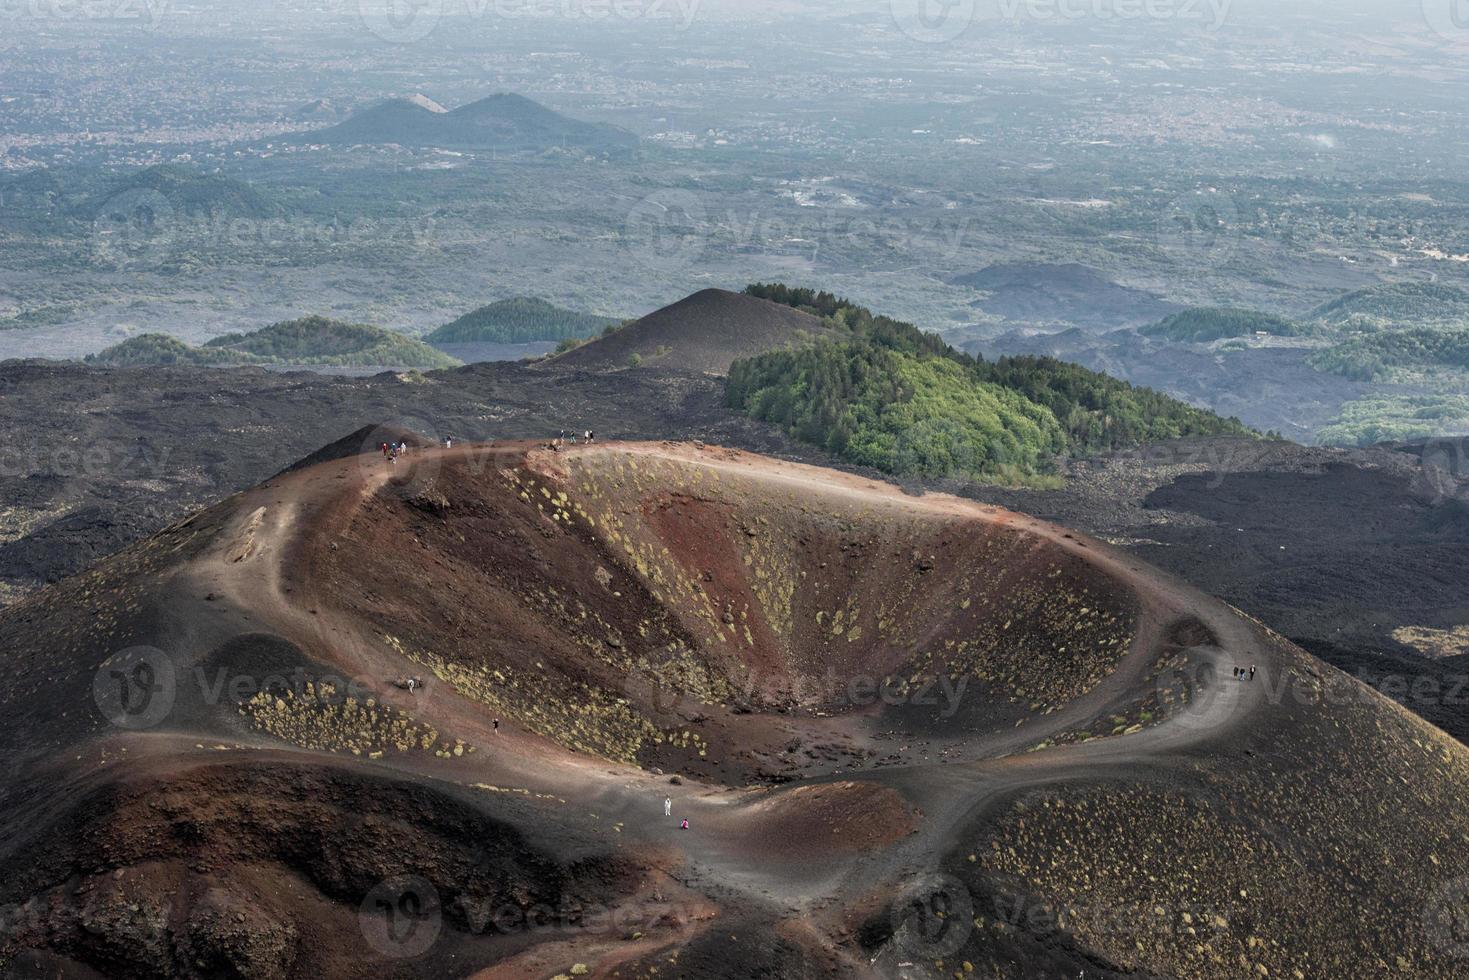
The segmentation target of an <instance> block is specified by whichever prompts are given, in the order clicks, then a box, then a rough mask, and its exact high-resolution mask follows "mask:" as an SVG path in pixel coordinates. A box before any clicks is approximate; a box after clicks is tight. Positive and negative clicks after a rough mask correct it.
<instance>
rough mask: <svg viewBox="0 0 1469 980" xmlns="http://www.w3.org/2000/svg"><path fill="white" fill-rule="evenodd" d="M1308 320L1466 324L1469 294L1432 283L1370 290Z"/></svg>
mask: <svg viewBox="0 0 1469 980" xmlns="http://www.w3.org/2000/svg"><path fill="white" fill-rule="evenodd" d="M1311 319H1313V320H1320V321H1322V322H1324V323H1329V324H1334V325H1337V326H1362V325H1371V324H1377V325H1378V326H1380V327H1382V328H1391V327H1392V326H1394V325H1407V324H1418V323H1424V322H1431V321H1451V320H1469V292H1465V291H1464V290H1462V289H1460V288H1458V287H1457V286H1447V285H1444V284H1442V283H1434V282H1399V283H1391V284H1389V285H1383V286H1370V287H1368V288H1366V289H1359V290H1357V291H1356V292H1352V293H1347V294H1346V295H1345V296H1339V297H1337V298H1336V299H1334V300H1332V301H1330V302H1329V303H1324V304H1322V305H1321V306H1319V307H1317V308H1316V309H1315V310H1314V311H1312V313H1311Z"/></svg>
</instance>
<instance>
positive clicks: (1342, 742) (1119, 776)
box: [0, 444, 1469, 977]
mask: <svg viewBox="0 0 1469 980" xmlns="http://www.w3.org/2000/svg"><path fill="white" fill-rule="evenodd" d="M0 640H3V642H4V644H5V647H6V649H7V650H9V651H11V653H10V663H11V665H12V669H13V671H14V672H15V675H16V676H17V677H19V678H21V679H22V680H21V682H20V683H18V684H16V685H12V686H11V687H10V688H8V689H6V690H4V691H3V692H0V701H3V706H0V738H3V739H4V745H5V746H6V748H7V752H6V757H5V758H6V765H7V766H8V768H9V772H8V774H7V777H6V779H5V782H4V784H3V790H4V792H3V796H0V814H3V818H4V824H3V825H4V826H5V828H6V831H5V836H4V838H3V840H0V861H4V862H5V866H6V868H7V875H6V878H5V882H4V884H3V886H0V889H3V893H0V902H3V903H4V904H5V906H6V910H7V912H8V913H14V914H12V915H10V916H9V921H10V922H11V923H13V925H12V927H11V928H10V929H9V930H7V932H6V934H5V948H4V950H3V955H4V957H5V958H6V959H5V962H6V963H7V966H8V968H9V969H11V970H12V971H13V972H17V973H20V974H22V975H24V974H26V973H33V974H34V973H45V972H49V973H50V974H52V975H54V974H56V973H63V974H64V975H77V976H82V975H88V974H87V973H86V971H88V970H93V971H97V972H98V973H100V974H103V975H108V976H220V975H232V974H233V975H249V976H261V977H268V976H283V977H284V976H330V977H336V976H382V975H389V974H390V975H394V976H471V975H477V976H484V977H511V976H547V977H550V976H554V975H557V974H569V973H571V972H572V968H573V967H574V965H575V964H578V963H581V964H586V965H587V966H588V967H589V969H590V970H591V972H592V974H593V975H598V976H617V977H633V976H639V977H649V976H672V975H677V976H681V977H706V976H707V977H721V976H741V977H745V976H757V975H764V976H907V977H925V976H935V977H936V976H950V975H952V974H953V973H954V972H955V970H956V969H958V970H962V971H965V972H968V971H967V970H965V967H964V966H963V964H965V963H968V964H969V965H970V967H972V968H973V970H974V972H975V973H977V974H978V975H981V976H983V975H998V976H1013V977H1021V976H1037V975H1071V976H1074V975H1075V974H1076V973H1077V972H1078V971H1079V970H1086V971H1087V973H1088V974H1089V975H1091V976H1103V977H1108V976H1124V975H1125V976H1159V975H1175V976H1199V977H1216V976H1217V977H1238V976H1241V975H1244V974H1246V973H1250V972H1254V973H1256V974H1258V975H1265V974H1266V973H1267V971H1268V974H1269V975H1272V976H1291V975H1296V974H1298V975H1301V976H1312V977H1314V976H1347V975H1364V974H1367V973H1377V972H1383V971H1387V972H1391V973H1393V975H1400V976H1425V977H1437V976H1452V975H1455V968H1456V966H1457V965H1458V964H1457V963H1456V962H1455V961H1454V960H1453V959H1452V955H1451V954H1452V952H1453V949H1454V947H1453V943H1452V939H1453V936H1452V933H1451V931H1447V930H1449V926H1451V923H1449V925H1448V926H1446V925H1444V923H1445V922H1447V921H1448V920H1446V919H1445V918H1444V917H1443V916H1442V915H1441V914H1440V913H1444V912H1452V911H1454V909H1453V907H1452V905H1451V904H1449V903H1451V902H1452V901H1453V900H1454V899H1455V898H1456V897H1457V892H1455V891H1454V890H1453V883H1454V882H1456V881H1459V880H1462V877H1463V876H1464V875H1466V874H1469V855H1466V854H1465V852H1464V850H1463V848H1462V846H1460V845H1461V843H1462V840H1463V839H1464V835H1465V833H1466V832H1469V815H1466V811H1465V807H1464V805H1463V804H1464V801H1465V799H1466V795H1469V794H1466V790H1469V751H1466V750H1465V749H1464V748H1463V747H1462V746H1460V745H1458V744H1457V743H1454V742H1452V741H1451V740H1450V739H1448V738H1446V737H1445V736H1444V735H1443V734H1442V733H1440V732H1438V731H1437V730H1435V729H1433V728H1431V727H1430V726H1428V725H1426V724H1424V723H1423V722H1421V721H1420V720H1418V719H1416V718H1414V717H1412V716H1410V715H1408V714H1407V713H1406V712H1404V711H1402V710H1401V709H1399V708H1397V707H1396V706H1394V705H1392V704H1390V703H1389V702H1387V701H1385V700H1384V699H1382V698H1380V697H1378V696H1376V695H1375V694H1372V693H1371V692H1369V691H1367V690H1366V689H1364V688H1361V687H1359V686H1357V685H1355V684H1354V683H1353V682H1350V681H1346V680H1345V679H1344V678H1341V677H1340V676H1339V675H1336V674H1334V672H1333V671H1331V670H1330V669H1329V668H1327V667H1325V666H1324V665H1322V664H1320V663H1319V662H1317V661H1314V660H1313V659H1311V658H1310V657H1308V656H1306V655H1305V654H1303V653H1302V652H1301V651H1299V650H1297V649H1296V648H1294V647H1292V646H1290V645H1289V644H1288V643H1286V642H1285V641H1283V640H1281V639H1280V638H1279V637H1277V636H1275V635H1274V634H1272V633H1270V632H1269V631H1268V630H1266V629H1265V628H1264V627H1262V626H1260V625H1258V624H1257V623H1255V622H1253V621H1250V620H1248V619H1246V618H1245V617H1242V616H1241V615H1239V614H1238V613H1236V612H1234V611H1233V610H1231V609H1229V608H1228V607H1225V606H1223V605H1221V604H1219V603H1217V602H1214V601H1212V600H1209V599H1207V598H1205V597H1203V596H1201V595H1199V594H1198V593H1196V592H1194V591H1193V590H1191V589H1189V588H1188V587H1186V586H1184V585H1182V584H1181V583H1178V582H1176V581H1173V580H1172V579H1170V578H1168V577H1167V576H1165V575H1163V574H1162V573H1158V572H1155V571H1152V570H1149V569H1147V568H1145V567H1143V566H1141V565H1140V564H1139V563H1137V562H1136V561H1135V560H1133V559H1130V558H1127V557H1124V556H1121V555H1119V554H1117V553H1114V552H1112V551H1110V550H1109V549H1107V548H1105V547H1104V546H1102V545H1100V544H1098V543H1097V542H1095V541H1090V540H1085V539H1082V538H1079V537H1077V536H1075V535H1072V534H1069V533H1068V532H1065V531H1063V530H1061V529H1059V528H1055V527H1052V526H1048V525H1045V524H1042V523H1040V522H1037V521H1034V520H1031V519H1028V518H1025V517H1021V516H1019V515H1016V514H1013V513H1010V512H1006V511H1003V510H999V509H996V508H990V507H984V506H981V505H978V504H974V503H970V502H965V501H960V500H958V499H955V498H950V497H943V496H930V497H923V498H910V497H904V496H903V495H901V494H899V493H897V492H896V491H894V490H892V489H891V488H888V487H885V486H881V485H878V484H874V483H871V482H869V481H866V480H862V479H859V478H856V477H851V476H847V475H843V474H838V473H833V472H830V471H823V470H817V469H813V468H809V467H803V466H797V465H792V464H783V463H776V462H773V461H770V460H767V459H762V458H760V457H753V456H749V455H746V454H741V453H736V452H733V451H727V450H714V449H703V448H693V447H686V446H674V445H669V444H623V445H612V446H605V447H603V446H597V447H590V448H583V449H580V450H576V451H571V452H563V453H559V454H553V453H549V452H545V451H540V450H536V449H532V448H530V447H527V446H525V445H504V446H499V447H489V448H486V447H468V448H464V449H456V450H453V451H447V452H446V451H439V450H435V451H428V452H424V453H411V454H410V455H409V456H408V457H407V458H406V459H405V460H403V461H402V462H400V463H398V464H396V465H392V464H388V463H386V462H385V461H383V460H381V459H380V458H373V457H358V458H353V459H345V460H336V461H328V462H324V463H322V464H320V465H317V466H314V467H310V468H307V469H304V470H301V471H298V472H295V473H291V474H288V475H284V476H282V477H280V478H278V479H276V480H274V481H272V482H271V483H269V484H267V485H265V486H263V487H260V488H258V489H256V490H253V491H250V492H248V493H245V494H243V495H241V496H239V497H236V498H233V499H232V500H230V501H227V502H226V503H224V504H222V505H220V506H218V507H215V508H213V509H211V510H209V511H206V512H204V513H202V514H200V515H198V516H196V517H194V518H192V519H190V520H188V521H185V522H182V523H180V524H177V525H175V526H173V527H171V528H169V529H168V530H167V531H165V532H164V533H162V534H161V535H159V536H157V537H155V538H153V539H151V540H150V541H148V542H146V543H144V544H141V545H139V546H137V547H134V548H132V549H129V550H128V551H126V552H123V553H122V554H120V555H118V556H116V557H114V558H111V559H108V560H107V561H105V562H103V563H102V564H101V565H99V566H98V567H96V568H94V569H93V570H91V571H89V572H88V573H86V574H84V575H82V576H80V577H78V578H75V579H71V580H68V581H67V582H64V583H61V584H59V585H57V586H55V587H52V588H51V589H48V590H46V591H44V592H42V593H40V594H38V595H36V596H34V597H32V598H30V599H28V600H26V601H24V602H21V603H19V604H17V605H15V606H13V607H12V608H10V609H7V610H6V611H5V612H4V613H3V614H0ZM140 663H142V664H146V665H147V667H148V669H147V670H146V671H143V672H141V673H140V672H139V671H138V670H136V667H137V665H138V664H140ZM1236 663H1248V664H1254V665H1255V666H1257V668H1258V669H1259V676H1258V677H1257V680H1256V681H1255V682H1254V683H1251V684H1244V683H1241V682H1237V681H1233V680H1232V679H1231V678H1230V676H1229V667H1230V666H1231V665H1233V664H1236ZM99 668H100V674H99ZM293 671H302V672H304V673H305V674H307V675H309V676H310V677H311V678H312V679H313V682H312V684H311V686H309V687H306V686H300V687H295V686H293V685H292V684H290V683H288V682H286V681H284V680H280V681H276V682H271V683H272V686H270V689H269V690H267V691H264V692H258V691H255V690H253V688H252V686H251V685H250V684H245V685H238V684H234V683H228V681H230V680H231V679H234V678H244V679H246V680H254V681H259V680H261V679H262V678H265V677H268V676H275V677H277V678H285V677H287V676H288V675H290V674H291V673H292V672H293ZM326 675H336V676H338V677H341V678H348V677H350V678H353V679H354V684H355V685H356V689H355V690H353V691H352V695H353V697H352V699H351V700H350V701H347V700H344V699H342V698H339V697H336V696H335V694H336V688H335V686H334V687H331V688H325V689H324V688H323V687H322V686H321V683H320V682H321V680H322V678H323V677H324V676H326ZM412 675H421V676H423V677H424V678H425V679H426V680H427V681H428V685H427V687H426V688H425V689H423V690H421V691H418V692H414V693H409V692H408V691H405V690H403V689H401V688H399V687H397V686H395V684H394V683H393V681H395V680H397V679H400V678H403V677H406V676H412ZM99 676H100V677H101V680H100V681H99V680H98V678H99ZM170 677H172V680H170V679H169V678H170ZM861 678H871V679H872V681H873V682H875V681H877V680H878V679H883V680H886V681H887V683H886V684H885V685H883V686H882V687H881V688H880V690H881V691H882V692H883V694H884V695H886V696H876V695H874V694H873V693H871V692H872V690H873V688H872V686H871V684H864V683H858V684H853V683H852V681H853V680H854V679H861ZM140 679H142V680H145V681H146V682H147V683H146V688H147V691H149V692H151V693H153V694H161V693H165V692H167V694H168V696H167V697H164V698H163V700H161V701H152V700H146V699H141V700H140V699H137V698H130V699H129V700H127V701H126V702H124V701H122V700H119V699H120V698H121V697H122V695H123V694H126V693H128V691H127V689H126V687H124V688H123V689H122V690H120V691H119V692H118V693H117V695H116V696H114V695H113V694H112V693H111V692H112V691H113V690H114V689H113V687H112V686H111V685H112V682H113V681H121V682H127V683H131V682H135V681H138V680H140ZM221 679H223V680H225V681H226V682H227V683H224V684H220V683H218V682H219V681H220V680H221ZM340 686H343V687H345V683H343V684H341V685H340ZM936 690H937V691H948V692H950V693H951V694H953V693H954V692H959V693H958V694H957V696H954V697H949V698H944V697H942V696H940V697H937V698H935V697H934V692H935V691H936ZM133 693H136V692H133ZM159 705H164V706H165V707H164V708H160V707H159ZM104 712H106V713H109V714H111V716H112V717H113V719H115V721H120V722H122V723H123V724H122V725H119V724H115V723H113V722H109V721H108V720H105V719H104V718H103V717H102V715H103V713H104ZM495 719H500V720H501V722H502V723H501V725H500V727H499V729H498V731H497V730H496V727H495V725H494V720H495ZM656 770H663V771H664V772H665V773H666V772H669V771H674V770H677V771H678V772H679V773H681V775H682V781H681V782H680V783H677V784H671V783H670V782H669V781H668V780H667V778H666V777H665V776H660V775H658V774H657V773H656ZM665 793H667V794H670V795H671V796H672V798H673V800H674V806H675V810H674V819H677V818H678V817H683V816H686V817H688V818H689V819H690V821H691V829H690V830H688V831H681V830H677V829H675V823H674V819H666V818H665V817H664V816H663V811H662V807H661V805H660V804H661V800H662V798H663V795H664V794H665ZM405 876H406V877H405ZM404 881H409V882H412V885H411V889H412V894H413V895H414V898H415V901H419V900H422V899H424V898H425V896H429V897H431V899H432V900H431V901H428V902H426V903H421V904H415V905H414V906H413V909H414V910H415V911H417V910H420V909H425V908H426V909H428V910H429V911H430V912H431V913H432V915H428V916H425V918H424V921H429V922H432V923H435V924H437V926H438V928H437V929H436V930H435V931H434V936H433V941H432V942H430V943H428V944H426V945H424V946H423V948H419V946H418V944H417V943H416V940H413V939H412V938H411V936H410V935H408V934H404V933H401V932H397V931H394V930H393V929H392V928H390V926H391V925H392V923H391V921H384V919H385V915H386V913H384V912H383V909H384V908H387V909H404V908H406V907H407V906H405V905H404V904H403V903H402V901H401V899H402V897H403V894H402V892H403V889H404V888H406V887H410V886H406V885H404V884H403V882H404ZM385 889H386V891H385ZM385 896H386V898H387V899H388V901H386V903H384V901H383V899H384V897H385ZM535 908H540V909H543V910H546V911H548V912H550V913H551V916H550V917H551V918H552V919H553V924H554V925H555V926H557V927H556V928H543V929H532V928H528V927H527V926H526V925H525V923H526V921H527V919H526V915H525V910H527V909H535ZM486 909H489V910H493V911H494V912H495V914H493V915H488V916H487V915H485V914H483V913H484V910H486ZM934 909H945V910H948V912H947V913H946V914H945V915H944V916H943V917H942V918H937V917H935V916H932V915H928V914H926V913H924V912H923V911H922V910H934ZM915 910H916V911H915ZM1036 910H1052V913H1053V914H1052V916H1051V917H1050V918H1047V917H1046V916H1045V915H1035V914H1033V912H1034V911H1036ZM1062 910H1067V913H1068V914H1066V915H1065V916H1063V922H1064V923H1065V925H1066V928H1065V929H1064V930H1058V929H1057V928H1056V927H1055V918H1054V913H1055V912H1060V911H1062ZM1102 910H1111V911H1112V912H1113V913H1118V912H1119V910H1120V913H1121V914H1111V915H1100V914H1093V913H1099V912H1100V911H1102ZM598 911H600V912H601V913H602V914H597V915H594V914H593V913H594V912H598ZM1017 912H1018V914H1017ZM609 913H616V914H609ZM953 913H962V914H953ZM619 915H620V917H619ZM1364 922H1365V923H1371V924H1372V928H1371V930H1366V929H1364V928H1363V927H1362V923H1364ZM609 923H616V924H615V925H614V924H609ZM628 923H633V924H634V925H631V926H629V925H628Z"/></svg>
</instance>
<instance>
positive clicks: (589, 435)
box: [551, 429, 597, 453]
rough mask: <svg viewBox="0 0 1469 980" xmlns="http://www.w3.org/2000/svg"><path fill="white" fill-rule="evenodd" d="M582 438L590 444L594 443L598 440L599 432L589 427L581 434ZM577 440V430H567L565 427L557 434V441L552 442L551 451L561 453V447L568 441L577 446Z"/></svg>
mask: <svg viewBox="0 0 1469 980" xmlns="http://www.w3.org/2000/svg"><path fill="white" fill-rule="evenodd" d="M581 439H582V441H583V442H585V443H586V444H587V445H589V446H590V445H591V444H592V443H594V442H596V441H597V434H596V433H595V432H593V431H592V430H591V429H587V430H586V431H585V432H583V433H582V434H581ZM576 440H577V434H576V433H575V432H567V431H566V430H565V429H562V430H561V431H560V432H558V433H557V434H556V439H555V441H554V442H552V443H551V451H552V452H557V453H559V452H560V451H561V447H562V446H564V445H566V444H567V443H568V442H570V444H571V445H573V446H575V445H576Z"/></svg>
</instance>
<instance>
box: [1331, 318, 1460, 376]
mask: <svg viewBox="0 0 1469 980" xmlns="http://www.w3.org/2000/svg"><path fill="white" fill-rule="evenodd" d="M1310 364H1311V366H1312V367H1314V368H1315V369H1316V370H1318V371H1328V372H1330V373H1332V374H1339V375H1341V376H1342V377H1345V378H1351V379H1353V380H1355V381H1392V380H1396V379H1398V378H1399V377H1401V376H1402V375H1403V374H1406V373H1415V372H1416V373H1421V372H1434V371H1443V370H1450V371H1458V370H1465V369H1469V328H1462V327H1461V328H1457V329H1452V330H1449V329H1440V330H1435V329H1433V328H1428V327H1415V328H1413V329H1411V330H1398V331H1394V332H1391V333H1376V334H1368V335H1366V336H1362V337H1356V338H1354V339H1352V340H1348V341H1346V342H1345V343H1342V344H1338V345H1337V346H1335V347H1332V348H1329V349H1327V350H1324V351H1319V352H1317V353H1315V354H1313V355H1311V358H1310Z"/></svg>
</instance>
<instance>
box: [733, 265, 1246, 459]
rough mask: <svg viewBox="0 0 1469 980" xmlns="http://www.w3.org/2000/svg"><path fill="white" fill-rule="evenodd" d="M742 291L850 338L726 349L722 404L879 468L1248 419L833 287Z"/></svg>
mask: <svg viewBox="0 0 1469 980" xmlns="http://www.w3.org/2000/svg"><path fill="white" fill-rule="evenodd" d="M747 292H749V293H750V294H751V295H755V296H760V297H762V298H765V299H770V300H772V301H775V302H783V303H786V304H788V305H791V306H796V307H798V308H801V309H806V310H809V311H812V312H816V313H819V314H820V315H822V316H823V317H824V318H825V319H826V320H827V322H828V324H829V325H832V326H836V327H840V328H841V329H843V330H844V331H846V332H847V333H848V334H850V335H851V340H849V341H828V342H825V343H822V344H818V345H816V346H808V347H803V348H797V349H793V350H786V351H777V352H773V353H769V354H764V355H761V356H759V357H755V358H750V359H748V360H743V361H737V362H736V363H735V364H734V366H733V367H732V368H731V370H730V377H729V385H728V389H727V392H728V400H729V403H730V404H731V405H732V406H734V407H737V408H740V409H742V410H744V411H746V412H748V413H749V414H751V415H752V416H754V417H755V418H759V419H762V420H764V421H767V422H772V423H775V424H778V425H781V426H782V427H784V428H785V429H787V431H789V432H790V433H791V434H792V435H794V436H795V437H796V438H798V439H801V440H802V441H805V442H809V443H813V444H816V445H820V446H823V447H825V448H826V449H828V450H830V451H831V452H833V453H836V454H838V455H840V456H842V457H844V458H846V459H849V460H851V461H853V462H855V463H861V464H864V465H868V466H873V467H875V468H877V469H880V470H883V471H885V472H889V473H895V474H913V475H922V476H927V477H947V476H968V477H987V478H998V479H1006V480H1025V479H1028V478H1033V477H1035V476H1038V475H1042V474H1045V473H1047V472H1048V471H1049V470H1050V469H1052V468H1053V465H1054V460H1055V458H1056V457H1058V456H1061V455H1063V454H1067V453H1073V454H1074V453H1083V452H1088V451H1093V450H1100V449H1112V448H1119V447H1124V446H1135V445H1138V444H1140V443H1143V442H1147V441H1149V440H1155V439H1168V438H1176V437H1180V436H1188V435H1205V434H1214V433H1243V432H1246V431H1248V430H1246V429H1245V427H1244V426H1243V425H1241V424H1240V423H1239V422H1238V421H1236V420H1232V419H1228V420H1226V419H1222V418H1220V417H1218V416H1217V415H1214V414H1212V413H1210V412H1207V411H1203V410H1201V409H1196V408H1193V407H1191V406H1188V405H1185V404H1184V403H1182V402H1180V401H1178V400H1177V399H1174V398H1169V397H1168V396H1166V395H1162V394H1160V393H1158V392H1156V391H1152V390H1150V389H1146V388H1135V387H1133V386H1132V385H1130V384H1128V383H1126V382H1123V381H1118V380H1117V379H1115V378H1110V377H1107V376H1106V375H1103V374H1098V373H1097V372H1095V371H1089V370H1087V369H1085V368H1082V367H1080V366H1077V365H1074V364H1067V363H1064V362H1062V361H1057V360H1053V359H1051V358H1039V357H1007V358H1001V359H1000V360H998V361H995V362H988V361H984V360H976V359H975V358H972V357H970V356H969V355H967V354H962V353H960V352H958V351H956V350H954V349H953V348H951V347H949V346H948V345H947V344H946V343H944V341H943V340H942V338H940V337H938V336H937V335H935V334H928V333H924V332H923V331H921V330H919V329H918V328H917V327H915V326H913V325H912V324H908V323H903V322H901V321H897V320H892V319H890V318H888V317H878V316H874V315H873V314H872V313H871V312H870V311H868V310H866V309H863V308H862V307H859V306H856V305H855V304H852V303H848V302H846V301H844V300H840V299H837V298H836V297H834V296H832V295H831V294H830V293H814V292H812V291H811V290H801V289H790V288H788V287H785V286H779V285H759V286H752V287H750V289H749V290H747Z"/></svg>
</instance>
